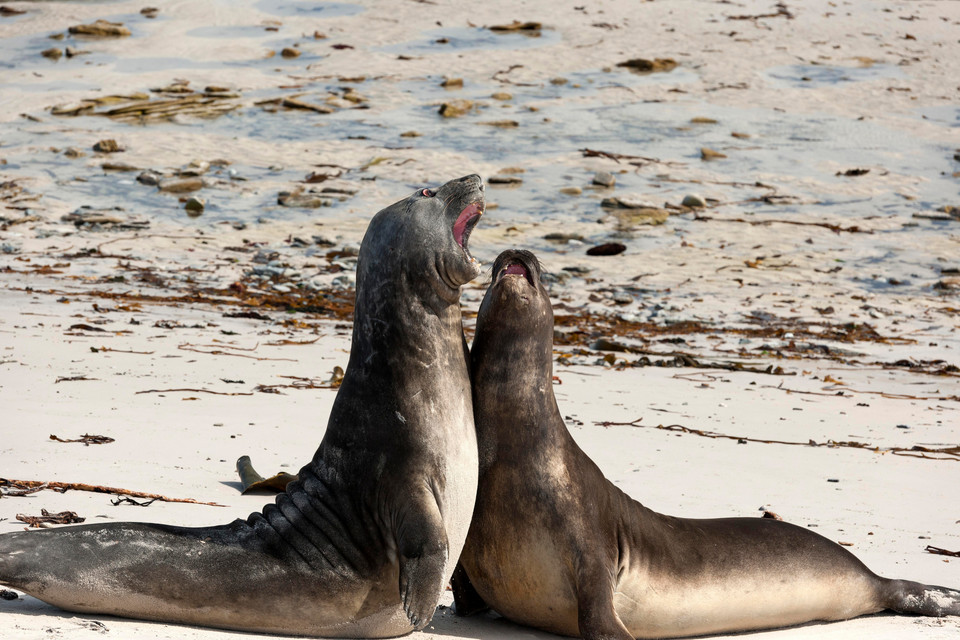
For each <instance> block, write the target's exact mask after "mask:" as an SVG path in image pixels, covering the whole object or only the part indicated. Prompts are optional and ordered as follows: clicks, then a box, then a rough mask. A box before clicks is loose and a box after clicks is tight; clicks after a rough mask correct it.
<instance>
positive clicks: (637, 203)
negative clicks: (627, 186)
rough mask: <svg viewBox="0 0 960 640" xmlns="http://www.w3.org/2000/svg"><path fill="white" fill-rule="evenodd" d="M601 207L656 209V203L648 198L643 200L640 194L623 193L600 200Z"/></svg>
mask: <svg viewBox="0 0 960 640" xmlns="http://www.w3.org/2000/svg"><path fill="white" fill-rule="evenodd" d="M600 206H601V207H605V208H608V209H656V208H657V205H655V204H653V203H651V202H650V201H649V200H644V199H643V198H642V197H641V196H638V195H636V194H633V193H625V194H623V195H620V196H611V197H609V198H604V199H603V200H602V201H601V202H600Z"/></svg>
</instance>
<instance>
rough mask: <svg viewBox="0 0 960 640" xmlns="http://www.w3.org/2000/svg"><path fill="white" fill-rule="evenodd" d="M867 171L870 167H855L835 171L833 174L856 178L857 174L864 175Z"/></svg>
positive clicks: (868, 171)
mask: <svg viewBox="0 0 960 640" xmlns="http://www.w3.org/2000/svg"><path fill="white" fill-rule="evenodd" d="M868 173H870V169H862V168H859V167H858V168H856V169H847V170H846V171H837V173H836V174H835V175H838V176H845V177H847V178H856V177H857V176H865V175H867V174H868Z"/></svg>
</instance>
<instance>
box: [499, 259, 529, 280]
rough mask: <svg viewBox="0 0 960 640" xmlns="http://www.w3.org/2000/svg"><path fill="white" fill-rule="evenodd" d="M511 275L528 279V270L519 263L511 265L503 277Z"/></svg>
mask: <svg viewBox="0 0 960 640" xmlns="http://www.w3.org/2000/svg"><path fill="white" fill-rule="evenodd" d="M511 273H512V274H514V275H518V276H523V277H524V278H527V277H528V274H527V268H526V267H525V266H523V265H522V264H519V263H514V264H511V265H510V266H509V267H507V268H506V269H505V270H504V272H503V275H509V274H511ZM528 279H529V278H528Z"/></svg>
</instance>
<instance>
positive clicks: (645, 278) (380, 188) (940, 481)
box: [0, 0, 960, 639]
mask: <svg viewBox="0 0 960 640" xmlns="http://www.w3.org/2000/svg"><path fill="white" fill-rule="evenodd" d="M4 6H6V7H9V8H11V9H13V10H23V11H25V13H23V14H17V15H9V16H8V15H4V16H3V17H0V60H2V62H0V87H2V90H0V107H2V109H0V183H2V184H0V403H2V405H3V407H4V409H5V410H4V416H5V418H4V420H3V426H2V427H0V433H2V435H3V438H2V441H0V477H3V478H8V479H18V480H43V481H59V482H69V483H86V484H91V485H102V486H107V487H118V488H123V489H127V490H134V491H141V492H145V493H155V494H162V495H164V496H168V497H179V498H193V499H197V500H201V501H205V502H216V503H219V504H222V505H224V506H223V507H213V506H201V505H194V504H182V503H172V502H154V503H152V504H151V505H150V506H149V507H139V506H134V505H131V504H129V503H126V504H120V505H116V506H114V505H112V504H111V503H110V501H111V498H112V496H109V495H104V494H96V493H89V492H80V491H69V492H67V493H64V494H60V493H56V492H53V491H50V490H46V491H41V492H39V493H35V494H31V495H30V496H24V497H18V498H14V497H4V498H2V499H0V532H2V531H15V530H19V529H20V528H23V527H24V526H26V525H25V524H24V523H23V522H19V521H17V520H16V519H15V517H16V515H17V514H26V515H39V514H40V510H41V509H46V510H47V511H49V512H60V511H65V510H69V511H74V512H76V513H77V514H79V516H81V517H84V518H86V521H87V522H102V521H106V520H141V521H156V522H168V523H177V524H186V525H204V524H215V523H221V522H227V521H229V520H231V519H233V518H236V517H245V516H246V515H247V514H248V513H249V512H251V511H253V510H256V509H259V508H260V506H261V505H262V504H263V503H264V502H265V501H266V500H267V499H268V497H267V496H264V495H253V496H251V495H247V496H241V495H240V493H239V491H238V482H237V476H236V473H235V470H234V464H235V461H236V459H237V458H238V457H239V456H240V455H245V454H246V455H250V456H251V457H252V458H253V461H254V464H255V465H256V467H257V468H258V470H259V471H261V472H262V473H264V474H269V473H273V472H275V471H280V470H287V471H290V472H294V471H295V470H296V469H297V468H298V467H299V466H300V465H301V464H302V463H303V462H304V461H305V460H306V459H307V456H308V455H309V454H310V453H311V452H312V451H313V449H314V448H315V447H316V444H317V443H318V442H319V441H320V438H321V437H322V434H323V428H324V425H325V423H326V418H327V415H328V412H329V409H330V406H331V403H332V401H333V397H334V395H335V393H336V391H335V389H333V388H330V387H331V386H332V385H331V384H330V381H331V379H332V377H333V372H334V368H335V367H337V366H341V367H342V366H344V365H345V364H346V359H347V350H348V348H349V332H350V312H351V308H352V306H351V305H352V296H353V292H352V286H353V269H354V266H355V251H356V247H357V246H358V244H359V241H360V238H361V236H362V233H363V230H364V229H365V227H366V223H367V221H368V220H369V219H370V217H371V216H372V215H373V213H375V212H376V211H377V210H378V209H380V208H382V207H383V206H385V205H386V204H389V203H390V202H393V201H395V200H397V199H399V198H401V197H404V196H405V195H406V194H407V193H409V192H410V191H412V190H413V189H415V188H417V187H419V186H430V185H434V184H438V183H441V182H444V181H446V180H449V179H451V178H453V177H457V176H460V175H464V174H467V173H479V174H480V175H481V176H483V177H484V179H485V180H487V181H488V186H487V197H488V202H489V203H490V206H489V208H488V211H487V213H486V214H485V216H484V219H483V220H482V221H481V223H480V225H479V226H478V227H477V229H476V231H475V232H474V234H473V236H472V238H471V250H472V252H473V253H474V254H475V255H476V256H477V257H478V258H479V259H480V260H482V261H483V262H485V263H487V264H490V263H492V260H493V258H494V257H495V256H496V255H497V254H498V253H499V252H500V251H501V250H503V249H505V248H509V247H515V246H517V247H525V248H530V249H532V250H534V251H535V252H536V253H537V254H538V256H539V257H540V258H541V260H542V261H543V263H544V265H545V271H546V272H547V276H546V277H547V279H548V282H549V285H550V290H551V295H552V297H553V299H554V301H555V303H556V308H555V314H556V315H557V325H558V327H557V328H558V331H557V336H556V344H557V349H556V357H557V362H556V365H555V374H556V375H557V377H558V382H557V383H556V384H557V386H556V392H557V396H558V400H559V402H560V406H561V410H562V412H563V413H564V415H565V416H567V420H568V426H569V427H570V429H571V432H572V433H573V434H574V436H575V437H576V439H577V441H578V442H579V443H580V444H581V446H582V447H583V448H584V449H585V450H586V451H587V452H588V453H589V454H590V455H591V456H592V457H593V458H594V459H595V460H596V461H597V463H598V464H599V465H600V466H601V468H602V469H603V470H604V472H605V473H606V474H607V475H608V477H609V478H610V479H611V480H612V481H614V482H616V483H617V484H618V486H620V487H621V488H623V489H624V490H625V491H627V492H628V493H629V494H630V495H632V496H633V497H635V498H636V499H638V500H639V501H641V502H643V503H644V504H646V505H647V506H650V507H652V508H654V509H656V510H658V511H662V512H666V513H671V514H675V515H683V516H691V517H714V516H725V515H742V516H748V517H749V516H757V517H759V516H760V515H761V509H767V510H771V511H774V512H776V513H778V514H779V515H780V516H781V517H783V518H784V519H786V520H790V521H792V522H796V523H800V524H804V525H807V526H811V527H815V528H816V530H817V531H818V532H820V533H822V534H823V535H826V536H827V537H830V538H832V539H834V540H837V541H840V542H843V543H844V544H848V545H850V549H851V550H852V551H853V552H854V553H856V554H857V555H858V556H859V557H860V558H861V559H862V560H864V562H866V564H867V565H868V566H870V567H871V568H872V569H873V570H875V571H876V572H878V573H880V574H883V575H888V576H892V577H903V578H910V579H914V580H919V581H923V582H928V583H933V584H943V585H947V586H953V587H957V586H958V585H960V570H958V566H960V565H958V562H960V561H958V560H957V559H956V558H952V557H949V556H944V555H935V554H932V553H928V552H926V551H925V549H926V547H927V546H928V545H929V546H933V547H938V548H942V549H947V550H952V551H960V512H958V509H957V501H956V495H955V494H956V486H957V483H958V480H960V475H958V474H960V466H958V450H957V447H958V445H960V418H958V410H960V383H958V375H960V372H958V370H957V366H958V365H960V362H958V357H957V355H956V353H957V349H960V340H958V339H957V331H956V330H957V327H958V326H960V321H958V313H960V311H958V309H960V303H958V299H957V292H958V290H960V289H958V287H960V273H958V271H957V269H958V268H960V259H958V258H957V256H958V255H960V252H958V249H960V246H958V245H960V220H958V219H957V215H956V214H955V213H954V214H951V209H950V207H958V206H960V199H958V195H957V184H958V180H960V177H958V172H960V126H958V125H960V108H958V107H957V104H958V97H960V96H958V93H960V76H958V74H957V72H956V70H955V63H954V62H953V61H955V60H956V59H957V58H958V57H960V42H958V40H957V38H956V32H957V25H958V24H960V5H957V4H956V3H950V2H929V3H916V2H892V1H891V2H851V3H846V4H842V5H838V6H835V5H834V4H832V3H829V2H818V1H812V2H805V3H790V2H787V3H783V4H781V5H777V4H776V3H774V2H761V1H757V2H754V1H746V2H738V3H736V4H728V3H716V2H706V1H679V0H678V1H674V2H643V3H640V2H632V1H623V2H607V3H604V4H603V6H602V10H601V9H600V8H593V7H590V6H588V5H586V4H584V5H583V7H582V8H581V9H577V8H575V6H580V5H575V3H572V4H571V5H570V6H564V7H559V8H555V7H553V5H552V4H551V3H548V2H545V1H541V0H536V1H532V2H528V3H525V4H523V5H521V6H519V7H514V5H513V3H506V2H489V3H484V4H482V5H480V6H474V7H471V8H470V12H469V13H466V12H465V11H464V9H463V7H461V6H460V5H459V4H458V3H438V4H429V3H421V2H405V3H400V4H395V3H389V5H388V3H384V2H374V1H369V2H356V3H319V4H315V5H307V4H306V3H293V2H282V1H272V2H271V1H261V2H241V3H226V2H224V3H202V4H201V3H188V2H168V3H161V4H157V5H156V6H157V7H158V9H159V10H158V12H157V13H156V15H155V17H152V18H151V17H148V16H147V15H144V14H142V13H141V12H140V11H141V9H143V8H144V6H146V5H144V4H140V3H130V2H111V3H96V2H72V3H55V2H44V3H28V2H10V3H5V5H4ZM388 6H389V8H387V7H388ZM781 7H783V8H781ZM97 19H105V20H110V21H112V22H116V23H123V25H124V26H125V27H127V28H129V30H130V35H129V36H124V37H118V38H88V37H82V36H76V35H72V34H69V33H68V28H69V27H71V26H75V25H79V24H90V23H93V22H94V21H95V20H97ZM513 20H518V21H521V22H527V21H537V22H540V23H541V25H542V26H541V28H540V29H539V30H538V31H537V32H536V33H538V35H534V34H527V35H524V34H523V33H502V34H498V33H497V32H496V31H494V30H492V29H490V28H489V27H491V26H496V25H508V24H510V23H511V22H512V21H513ZM438 23H439V24H438ZM57 35H61V36H62V39H51V37H50V36H57ZM68 46H69V47H71V48H72V49H73V50H75V51H85V52H86V53H82V54H78V55H73V56H72V57H67V56H65V55H63V56H61V57H60V58H59V59H52V58H49V57H45V56H43V55H41V52H43V51H46V50H48V49H51V48H57V49H59V50H61V52H62V51H64V50H65V49H66V47H68ZM285 48H289V49H291V50H294V51H296V52H299V55H297V56H295V57H292V54H290V53H289V52H288V56H291V57H285V56H284V55H283V53H282V52H283V50H284V49H285ZM49 55H53V54H49ZM641 58H642V59H645V60H656V59H672V60H673V61H674V62H675V63H676V66H675V67H674V68H672V69H670V70H664V71H655V72H652V73H637V72H634V71H631V70H630V69H629V68H627V67H621V66H618V64H620V63H623V62H626V61H629V60H636V59H641ZM666 66H667V67H669V66H670V65H666ZM451 78H460V79H462V80H463V83H462V86H461V87H459V88H453V87H451V88H445V87H443V86H441V85H442V83H443V82H444V80H445V79H451ZM448 84H451V83H448ZM452 84H454V85H455V84H456V83H452ZM107 96H119V97H118V98H112V99H109V100H105V99H104V98H105V97H107ZM453 101H470V102H471V103H472V104H471V105H470V106H469V108H468V109H467V112H466V113H465V114H464V115H462V116H459V117H451V118H445V117H443V116H441V115H440V114H439V110H440V109H441V105H442V104H443V103H449V102H453ZM461 104H462V102H461ZM305 106H306V107H310V108H304V107H305ZM453 106H456V105H453ZM328 111H329V112H328ZM70 113H76V114H78V115H55V114H70ZM107 113H112V115H105V114H107ZM103 140H115V141H116V142H117V143H118V145H119V146H121V147H122V148H123V149H124V150H123V151H119V152H99V151H95V150H94V148H93V147H94V145H95V144H97V143H98V142H100V141H103ZM705 148H706V149H708V150H712V151H713V152H714V153H713V154H711V153H710V151H706V152H704V151H703V149H705ZM716 154H720V155H719V156H718V155H716ZM707 156H709V157H710V158H712V159H705V157H707ZM721 156H723V157H721ZM597 172H609V173H611V174H612V175H613V177H614V179H615V185H614V186H612V187H603V186H599V185H594V184H593V183H592V182H593V179H594V176H595V174H596V173H597ZM311 176H312V177H311ZM497 176H499V177H500V179H501V180H507V181H508V182H507V183H506V184H497V183H496V178H495V177H497ZM490 178H494V180H490ZM159 180H163V181H164V182H162V183H161V184H163V185H164V186H165V187H166V188H170V187H171V185H175V184H176V182H177V181H180V182H181V183H187V184H186V186H190V184H189V183H190V182H191V181H192V182H193V186H199V188H198V189H197V190H194V191H182V192H171V191H167V190H161V189H160V188H158V186H157V185H156V182H157V181H159ZM509 180H513V181H514V183H513V184H511V183H509ZM516 181H519V182H516ZM180 186H181V188H186V187H185V186H184V185H183V184H181V185H180ZM324 189H333V191H327V192H324V191H323V190H324ZM688 196H690V197H694V196H695V197H697V198H700V199H701V200H702V201H703V202H704V203H705V204H706V207H687V206H684V205H683V204H682V203H683V202H684V199H685V198H687V197H688ZM190 197H196V198H198V199H201V200H203V211H202V213H200V215H197V216H190V215H188V211H187V209H186V204H187V199H188V198H190ZM614 198H617V199H619V201H620V203H621V204H620V205H619V206H614V205H612V201H611V200H610V199H614ZM605 200H607V205H606V206H605V205H604V204H603V202H604V201H605ZM281 202H284V203H286V204H281ZM687 202H688V203H690V202H691V200H689V199H688V200H687ZM624 204H627V205H629V204H633V205H637V204H640V205H642V206H640V207H635V208H624ZM194 213H196V212H194ZM650 221H657V222H660V223H659V224H647V223H648V222H650ZM610 243H616V244H620V245H622V247H623V250H622V251H621V252H620V253H617V254H615V255H606V256H594V255H588V254H587V253H586V251H587V249H589V248H591V247H595V246H598V245H602V244H610ZM484 287H485V281H484V279H481V280H478V281H477V282H475V283H473V284H472V285H470V286H468V287H467V288H466V291H465V293H464V297H463V303H464V307H465V309H466V310H467V315H468V316H471V315H472V314H471V313H470V312H471V311H473V310H475V309H476V306H477V304H478V302H479V299H480V298H481V297H482V294H483V290H484ZM470 322H471V321H470V320H468V326H467V330H468V334H469V331H470V326H469V324H470ZM637 420H639V422H637ZM611 423H614V424H611ZM630 423H632V424H630ZM658 426H661V427H668V428H666V429H664V428H657V427H658ZM84 434H88V435H103V436H108V437H110V438H113V439H114V441H113V442H109V443H105V444H90V445H89V446H85V445H84V444H82V443H63V442H57V441H53V440H50V439H49V436H50V435H56V436H57V437H59V438H61V439H77V438H80V437H81V436H82V435H84ZM773 441H777V442H778V443H774V442H773ZM811 442H812V443H814V444H816V445H817V446H811ZM831 443H832V444H831ZM138 500H139V499H138ZM450 600H451V599H450V597H449V594H448V596H447V597H446V598H445V599H444V601H443V604H444V605H449V603H450ZM0 615H2V616H3V620H4V626H5V628H6V629H8V630H10V629H12V633H13V635H12V636H10V637H13V638H34V637H41V636H42V637H50V635H51V634H53V635H54V637H70V638H86V637H94V636H97V637H99V636H101V635H102V634H103V633H104V632H105V631H104V629H107V630H109V633H111V634H113V635H117V634H119V635H120V636H122V637H124V638H127V637H132V638H137V637H144V638H146V637H151V638H166V637H170V638H174V637H177V638H183V637H187V638H205V639H206V638H209V639H214V638H221V637H222V638H227V637H240V634H234V633H228V632H221V631H214V630H206V629H194V628H185V627H177V626H167V625H158V624H152V623H142V622H136V621H123V620H119V619H116V618H110V617H95V616H83V617H80V616H73V615H70V614H65V613H63V612H61V611H59V610H56V609H54V608H52V607H49V606H47V605H45V604H43V603H40V602H39V601H37V600H35V599H33V598H30V597H20V598H19V599H18V600H15V601H10V602H8V601H0ZM958 629H960V622H958V621H957V620H955V619H951V620H940V621H938V620H929V619H915V618H905V617H896V616H889V615H880V616H873V617H869V618H863V619H858V620H854V621H848V622H843V623H836V624H829V625H810V626H805V627H800V628H794V629H787V630H777V631H771V632H764V633H760V634H757V636H758V637H771V638H772V637H778V638H825V637H826V638H854V637H865V636H868V635H869V637H876V638H911V637H918V638H919V637H923V638H947V637H953V636H954V635H955V634H956V632H957V630H958ZM5 633H8V632H5ZM415 636H416V637H430V638H433V637H437V638H440V637H450V636H458V637H471V638H500V637H503V638H507V637H518V636H524V637H539V638H548V637H553V636H550V635H549V634H545V633H539V632H535V631H531V630H527V629H521V628H519V627H516V626H514V625H511V624H510V623H507V622H505V621H503V620H501V619H497V618H495V617H493V616H486V617H480V618H473V619H467V620H463V619H457V618H455V617H454V616H453V615H452V613H451V612H450V609H449V608H441V609H440V610H438V613H437V616H436V617H435V618H434V621H433V623H432V624H431V627H430V628H429V629H428V630H427V632H424V633H421V634H415ZM5 637H6V635H5Z"/></svg>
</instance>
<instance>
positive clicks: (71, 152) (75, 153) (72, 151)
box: [63, 147, 87, 158]
mask: <svg viewBox="0 0 960 640" xmlns="http://www.w3.org/2000/svg"><path fill="white" fill-rule="evenodd" d="M63 155H65V156H67V157H68V158H83V157H84V156H86V155H87V154H86V153H85V152H83V151H81V150H80V149H78V148H76V147H67V149H66V150H65V151H64V152H63Z"/></svg>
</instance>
